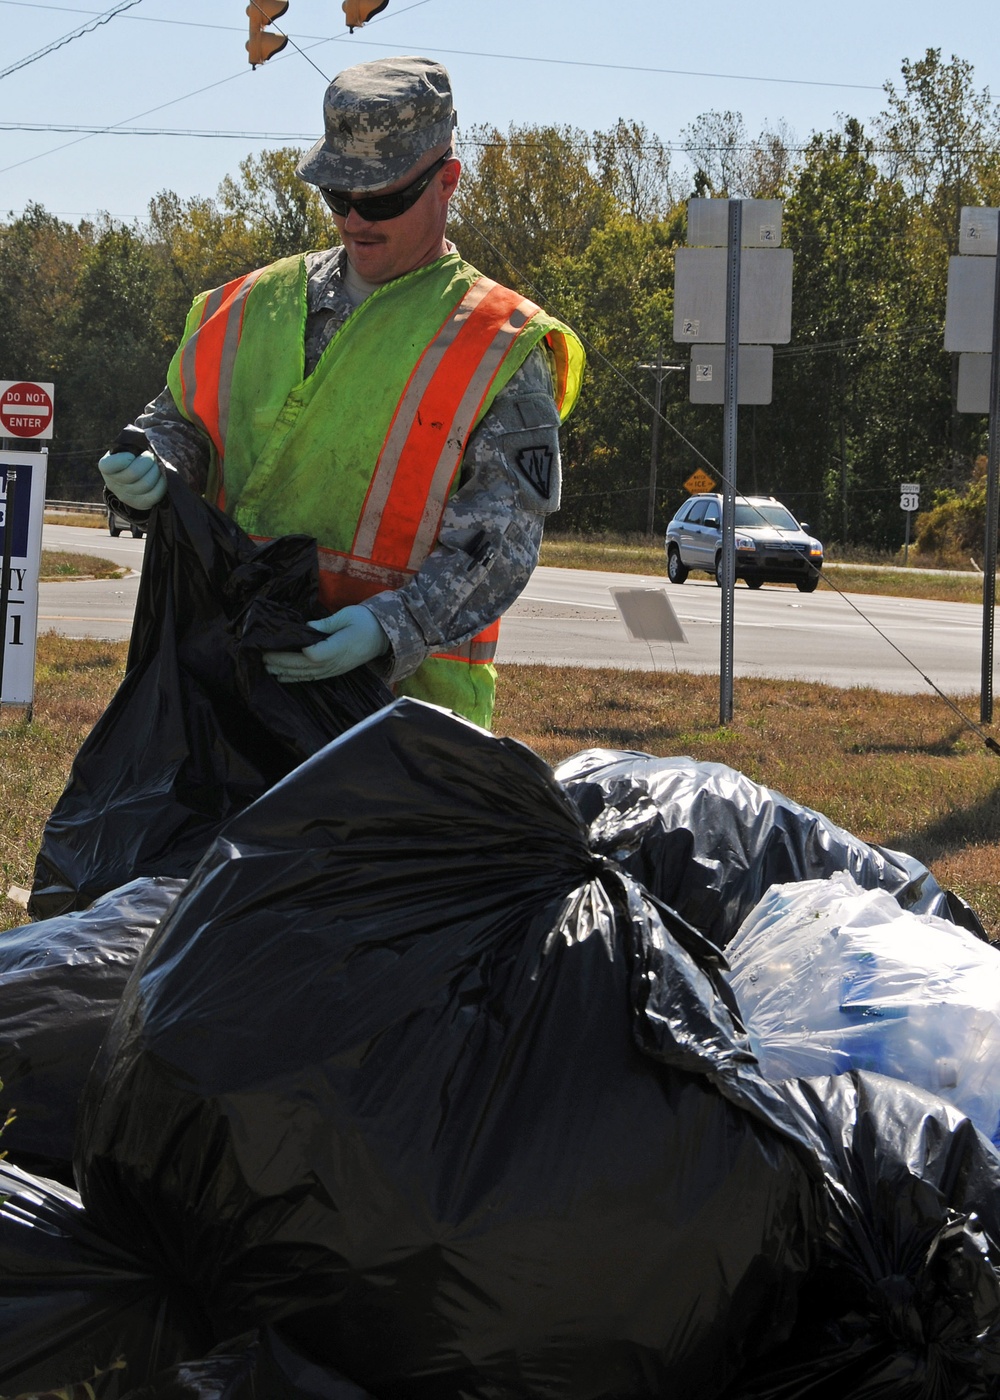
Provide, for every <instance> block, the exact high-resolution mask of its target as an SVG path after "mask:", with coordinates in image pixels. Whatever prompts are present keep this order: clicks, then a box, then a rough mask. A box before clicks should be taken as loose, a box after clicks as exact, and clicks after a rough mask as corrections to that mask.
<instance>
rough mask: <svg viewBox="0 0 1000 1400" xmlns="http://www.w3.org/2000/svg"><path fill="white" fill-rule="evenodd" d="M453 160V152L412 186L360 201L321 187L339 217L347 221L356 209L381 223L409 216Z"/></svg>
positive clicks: (361, 214)
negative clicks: (438, 173)
mask: <svg viewBox="0 0 1000 1400" xmlns="http://www.w3.org/2000/svg"><path fill="white" fill-rule="evenodd" d="M449 160H454V156H453V155H452V153H451V151H450V150H448V151H445V153H444V155H443V156H439V157H438V159H437V160H436V161H435V162H434V164H433V165H432V166H430V167H429V168H428V169H427V170H425V171H424V173H423V174H422V175H418V176H417V178H416V179H415V180H411V181H410V183H409V184H408V185H404V186H403V188H402V189H401V190H395V191H394V192H393V193H392V194H370V195H362V196H361V198H360V199H352V198H351V196H350V195H349V194H345V193H344V191H343V190H328V189H326V188H325V187H324V186H323V185H320V186H319V192H320V194H321V195H322V196H323V198H324V199H325V200H326V202H327V204H328V205H329V206H330V208H331V209H332V210H333V212H334V213H335V214H339V216H340V217H341V218H342V219H346V218H347V216H348V214H349V213H350V212H351V210H352V209H354V210H356V211H357V213H358V214H359V215H360V217H361V218H362V219H364V220H365V222H366V223H369V224H379V223H383V222H384V221H385V220H386V219H398V218H399V216H400V214H405V213H406V211H407V209H411V208H412V207H413V205H414V204H416V202H417V200H418V199H419V198H420V196H421V195H422V194H423V192H424V190H425V189H426V188H427V186H428V185H429V184H430V182H431V180H433V178H434V176H435V175H436V174H437V172H438V171H439V170H440V169H441V167H442V165H445V164H446V163H447V162H448V161H449Z"/></svg>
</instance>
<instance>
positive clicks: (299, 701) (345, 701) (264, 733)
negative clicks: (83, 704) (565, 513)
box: [28, 471, 392, 919]
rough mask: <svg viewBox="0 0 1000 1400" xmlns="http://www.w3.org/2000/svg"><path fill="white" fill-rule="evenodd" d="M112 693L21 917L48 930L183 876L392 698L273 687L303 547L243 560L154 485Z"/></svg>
mask: <svg viewBox="0 0 1000 1400" xmlns="http://www.w3.org/2000/svg"><path fill="white" fill-rule="evenodd" d="M166 475H167V483H168V493H169V501H168V505H167V506H165V507H161V508H160V509H158V510H156V511H155V512H154V513H153V516H152V519H151V525H150V531H149V536H148V538H147V541H146V554H145V560H144V563H143V570H142V581H141V583H140V587H139V597H138V600H137V603H136V613H135V621H134V624H133V630H132V641H131V645H130V647H129V657H128V668H127V671H126V674H125V678H124V680H123V681H122V684H121V686H120V687H119V689H118V692H117V694H116V695H115V697H114V699H113V700H112V701H111V704H110V705H109V706H108V708H107V710H106V711H105V713H104V714H103V715H102V717H101V718H100V720H98V722H97V724H96V725H95V726H94V729H93V730H92V732H91V733H90V735H89V736H88V737H87V739H86V740H85V741H84V743H83V745H82V747H81V748H80V752H79V753H78V754H77V757H76V760H75V761H74V764H73V768H72V771H71V773H70V778H69V783H68V784H67V787H66V789H65V791H64V792H63V794H62V796H61V797H60V799H59V801H58V802H57V803H56V806H55V808H54V810H53V812H52V815H51V816H50V817H49V820H48V822H47V824H46V827H45V831H44V834H43V837H42V844H41V850H40V852H39V855H38V859H37V861H36V864H35V877H34V885H33V888H32V895H31V901H30V903H29V906H28V907H29V910H30V912H31V914H32V915H33V917H35V918H39V919H46V918H52V917H53V916H55V915H57V914H62V913H65V912H66V911H67V910H69V909H79V908H85V907H86V906H87V905H88V904H90V903H91V901H92V900H94V899H95V898H97V896H98V895H101V894H104V893H106V892H107V891H108V890H112V889H117V888H118V887H119V886H121V885H124V884H126V883H127V882H128V881H129V880H132V879H135V878H137V877H139V876H144V875H170V876H181V877H183V876H187V875H190V873H191V871H192V870H193V869H194V867H195V865H196V864H197V863H198V861H199V860H200V858H201V855H202V852H203V851H204V850H205V847H206V846H207V845H208V844H209V842H210V841H211V840H212V839H213V838H214V837H215V835H216V833H217V832H218V830H219V828H220V826H221V825H222V824H223V823H224V822H225V821H226V820H227V819H228V818H229V817H231V816H233V815H234V814H235V813H236V812H239V811H242V809H243V808H244V807H246V806H248V805H249V804H250V803H251V802H254V801H256V799H257V798H258V797H260V796H261V794H262V793H264V792H266V791H267V790H268V788H270V787H272V786H273V785H274V783H276V782H277V781H278V780H279V779H280V778H283V777H284V776H285V774H286V773H288V772H290V771H291V770H292V769H293V768H295V767H297V766H298V764H300V763H301V762H302V760H303V759H305V758H308V757H309V756H310V755H311V754H314V753H316V752H317V751H318V750H319V749H321V748H322V747H323V746H324V745H325V744H327V743H329V742H330V740H331V739H333V738H335V737H336V736H337V735H338V734H342V733H343V732H344V730H346V729H349V728H350V727H351V725H353V724H355V723H357V721H358V720H360V719H364V718H365V717H366V716H367V715H370V714H373V713H374V712H375V711H376V710H378V709H379V708H380V707H381V706H382V705H384V704H386V703H388V702H389V701H390V700H391V699H392V696H391V694H390V692H389V690H388V689H387V688H386V687H385V686H384V685H383V684H382V682H381V681H380V680H379V679H378V678H377V677H376V676H375V674H374V672H372V671H371V670H370V669H369V668H368V667H361V668H358V669H357V670H355V671H352V672H350V673H349V674H348V675H346V676H338V677H335V678H334V679H332V680H328V681H312V682H307V683H304V684H297V685H282V684H281V683H280V682H278V681H276V680H275V679H274V678H273V677H272V676H269V675H268V674H267V672H266V671H265V670H264V668H263V663H262V661H261V657H260V654H261V652H262V651H264V650H269V649H274V650H292V649H296V648H300V647H303V646H306V645H308V644H309V643H310V642H315V641H316V633H315V632H314V631H313V630H312V629H310V628H308V627H307V626H306V625H305V619H306V618H309V617H316V616H317V615H318V613H319V612H321V611H322V610H321V609H320V608H319V607H318V605H317V578H318V566H317V554H316V543H315V541H314V540H312V539H309V538H307V537H306V536H302V535H289V536H285V537H283V538H281V539H277V540H274V541H272V542H271V543H270V544H265V545H257V544H254V542H253V541H252V540H251V539H250V538H249V536H247V535H245V534H244V533H243V531H242V530H240V528H239V527H238V526H237V525H235V524H234V523H233V521H231V520H229V519H228V518H227V517H226V516H225V515H223V514H222V512H221V511H218V510H216V509H215V508H214V507H213V506H210V505H208V504H207V503H206V502H205V501H203V500H201V499H200V498H199V497H197V496H195V495H194V494H193V492H191V491H190V490H189V489H188V488H187V487H186V486H185V485H184V483H183V482H182V481H181V480H180V479H179V478H178V476H177V473H176V472H173V471H168V472H167V474H166Z"/></svg>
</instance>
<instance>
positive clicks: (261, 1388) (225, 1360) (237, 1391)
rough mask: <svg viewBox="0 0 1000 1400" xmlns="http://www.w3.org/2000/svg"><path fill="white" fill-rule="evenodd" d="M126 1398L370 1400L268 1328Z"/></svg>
mask: <svg viewBox="0 0 1000 1400" xmlns="http://www.w3.org/2000/svg"><path fill="white" fill-rule="evenodd" d="M124 1400H372V1397H371V1396H370V1395H369V1394H368V1392H367V1391H365V1390H361V1389H360V1387H358V1386H356V1385H354V1384H353V1383H352V1382H351V1381H349V1380H345V1379H344V1377H343V1376H340V1375H337V1373H336V1372H334V1371H332V1370H330V1369H329V1368H328V1367H326V1366H322V1367H321V1366H316V1365H315V1364H313V1363H312V1362H309V1361H306V1360H305V1359H304V1358H303V1357H302V1355H301V1354H300V1353H299V1352H298V1351H297V1350H296V1349H295V1348H294V1347H291V1346H289V1345H288V1343H287V1342H286V1341H285V1340H284V1339H283V1338H282V1337H281V1336H280V1335H279V1334H278V1333H277V1332H276V1331H275V1329H273V1328H271V1327H265V1328H263V1329H261V1330H258V1331H255V1332H253V1333H251V1334H249V1335H247V1336H244V1337H238V1338H236V1339H235V1340H234V1341H232V1342H224V1343H223V1345H222V1346H221V1347H217V1348H216V1349H215V1350H214V1351H213V1352H212V1353H211V1354H210V1355H208V1356H206V1357H205V1358H204V1360H201V1361H186V1362H184V1363H183V1364H182V1365H180V1366H176V1367H173V1368H172V1369H171V1370H170V1371H169V1372H167V1371H165V1372H161V1374H160V1375H158V1376H156V1377H154V1379H153V1381H152V1382H151V1383H150V1384H149V1385H148V1386H143V1387H142V1389H141V1390H134V1391H129V1393H128V1395H127V1396H125V1397H124Z"/></svg>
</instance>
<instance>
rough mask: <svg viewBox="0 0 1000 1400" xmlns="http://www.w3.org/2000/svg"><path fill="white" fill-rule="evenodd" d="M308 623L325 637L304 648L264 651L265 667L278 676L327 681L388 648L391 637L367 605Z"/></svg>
mask: <svg viewBox="0 0 1000 1400" xmlns="http://www.w3.org/2000/svg"><path fill="white" fill-rule="evenodd" d="M309 626H310V627H315V628H316V631H317V632H325V633H326V639H325V640H324V641H322V642H317V643H316V644H315V646H311V647H306V649H305V650H304V651H265V653H264V667H265V669H266V670H267V671H268V672H269V673H270V674H271V675H272V676H274V677H275V679H276V680H279V681H284V682H286V683H287V682H289V681H325V680H327V679H328V678H329V677H330V676H342V675H343V674H344V672H345V671H353V670H354V668H355V666H363V665H364V664H365V662H366V661H372V660H374V658H375V657H376V656H381V655H382V653H383V652H386V651H388V650H389V638H388V637H387V636H386V635H385V633H384V632H383V631H382V628H381V627H380V626H379V624H378V621H377V620H376V618H375V614H374V613H372V612H370V611H369V609H368V608H363V607H360V606H358V605H354V606H352V607H349V608H341V610H340V612H336V613H333V614H332V615H331V616H330V617H321V618H320V619H319V621H318V622H310V624H309Z"/></svg>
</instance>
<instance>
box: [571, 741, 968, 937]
mask: <svg viewBox="0 0 1000 1400" xmlns="http://www.w3.org/2000/svg"><path fill="white" fill-rule="evenodd" d="M556 777H557V779H558V780H559V782H560V783H562V785H563V787H564V788H565V789H566V791H567V792H568V793H569V795H570V796H571V797H572V798H573V800H574V802H576V804H577V806H578V807H579V808H580V811H581V812H582V814H583V817H584V820H585V821H586V822H587V823H588V824H589V826H590V839H591V844H592V845H593V847H594V849H595V850H597V851H600V852H602V853H603V854H606V855H609V856H613V858H614V859H615V860H617V861H619V862H620V864H621V867H622V869H623V870H626V871H628V873H629V874H630V875H632V876H633V877H634V878H635V879H636V880H638V881H639V882H640V883H641V884H643V885H644V886H645V887H646V889H647V890H649V891H650V893H651V894H654V895H656V896H657V898H659V899H662V900H663V901H664V902H665V903H666V904H669V905H670V906H671V907H672V908H673V909H675V910H676V911H677V912H678V913H679V914H680V915H681V916H682V917H683V918H684V919H686V920H687V921H688V922H689V923H691V924H694V926H695V927H696V928H698V929H700V930H701V931H702V932H703V933H705V934H707V935H708V937H709V938H711V939H712V941H713V942H715V943H716V944H718V946H719V947H720V948H723V947H725V945H726V944H727V943H728V942H729V941H730V939H731V938H733V936H734V935H735V933H736V930H737V929H738V928H739V926H740V924H741V923H742V922H743V920H744V919H745V918H746V916H747V914H749V912H750V910H751V909H752V908H753V907H754V905H755V904H757V903H758V901H759V900H760V899H761V897H762V896H763V895H764V894H765V893H766V891H767V890H768V889H769V888H770V887H771V885H777V884H786V883H787V882H789V881H792V880H819V879H824V878H825V877H826V876H828V875H832V874H834V873H835V872H836V871H839V870H846V871H847V872H848V873H849V874H851V875H852V876H853V877H854V879H855V880H856V881H857V882H858V884H859V885H861V886H863V887H864V888H865V889H875V888H881V889H884V890H887V891H888V892H889V894H891V895H893V896H894V898H895V899H896V900H898V902H899V903H900V904H901V905H902V907H903V908H904V909H910V910H912V911H913V912H914V913H916V914H935V915H937V916H938V917H939V918H942V919H948V920H950V921H951V922H952V923H955V924H959V925H961V927H962V928H966V929H968V930H970V931H971V932H972V933H974V934H976V936H977V937H979V938H986V933H985V931H984V929H983V926H982V923H981V922H980V921H979V919H978V917H977V916H976V914H975V913H974V912H973V910H972V909H971V908H970V907H969V905H968V904H966V902H965V901H964V900H963V899H962V898H961V897H960V896H959V895H956V894H954V893H952V892H951V891H950V890H949V891H946V890H943V889H942V888H941V886H940V885H939V884H938V883H937V881H936V880H935V878H934V876H933V875H932V874H931V872H930V871H929V870H928V869H927V867H926V866H925V865H922V864H921V863H920V861H918V860H916V859H915V858H914V857H913V856H910V855H905V854H904V853H903V852H901V851H890V850H887V849H885V848H884V847H882V846H869V845H867V843H866V842H864V841H861V840H860V839H859V838H858V837H857V836H852V835H851V834H850V832H847V831H844V829H843V828H842V827H839V826H837V825H836V824H835V823H834V822H832V821H830V820H829V818H827V817H824V816H822V815H821V814H820V813H819V812H814V811H811V810H810V808H808V807H802V806H800V805H799V803H797V802H793V801H792V799H791V798H788V797H785V796H783V795H782V794H781V793H780V792H777V791H775V790H774V789H773V788H767V787H763V786H761V784H760V783H755V782H753V781H752V780H751V779H750V778H747V777H745V776H744V774H742V773H740V772H738V771H737V770H736V769H735V768H729V767H727V766H726V765H725V764H722V763H709V762H705V761H700V760H699V761H696V760H695V759H692V758H656V757H653V756H652V755H650V754H644V753H630V752H627V751H626V752H622V751H617V750H613V749H588V750H586V751H585V752H583V753H578V754H575V755H574V756H573V757H572V758H569V759H567V760H566V762H565V763H562V764H561V765H560V766H559V767H558V768H557V769H556Z"/></svg>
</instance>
